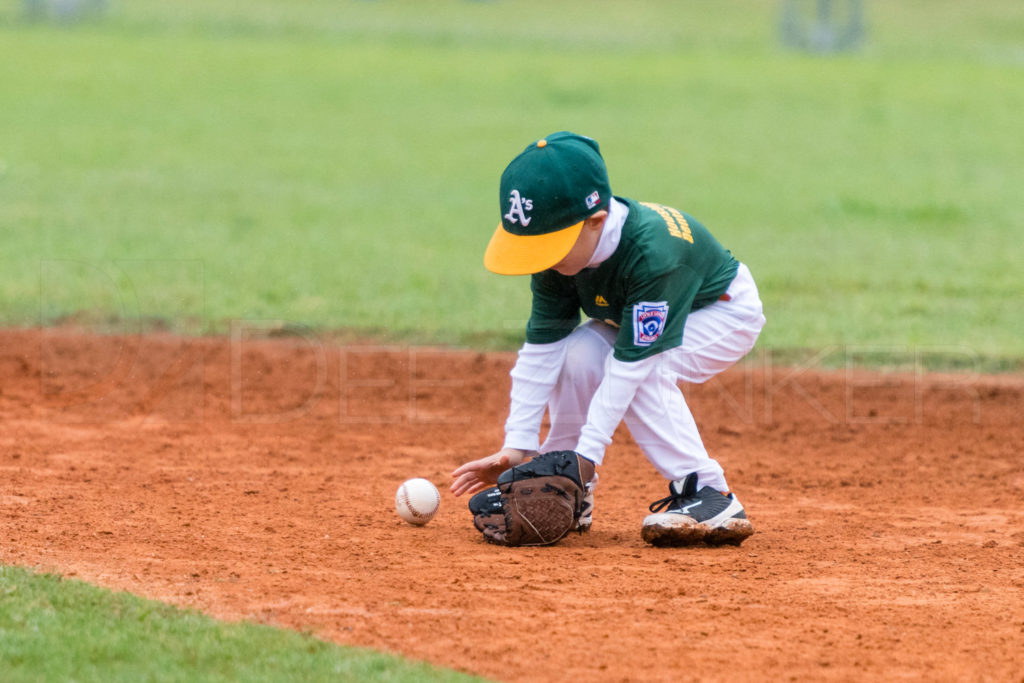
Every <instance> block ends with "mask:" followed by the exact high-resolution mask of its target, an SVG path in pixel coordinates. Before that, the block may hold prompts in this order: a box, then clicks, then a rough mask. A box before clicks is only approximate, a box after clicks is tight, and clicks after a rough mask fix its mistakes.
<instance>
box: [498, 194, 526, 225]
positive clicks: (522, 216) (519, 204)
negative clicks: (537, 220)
mask: <svg viewBox="0 0 1024 683" xmlns="http://www.w3.org/2000/svg"><path fill="white" fill-rule="evenodd" d="M508 200H509V201H510V202H512V208H510V209H509V210H508V213H506V214H505V218H507V219H508V222H509V223H515V222H516V221H519V223H520V225H522V226H523V227H524V228H525V227H526V226H527V225H529V224H530V221H532V220H533V218H527V217H526V212H527V211H533V200H532V199H523V198H522V197H521V196H519V190H512V196H511V197H509V199H508Z"/></svg>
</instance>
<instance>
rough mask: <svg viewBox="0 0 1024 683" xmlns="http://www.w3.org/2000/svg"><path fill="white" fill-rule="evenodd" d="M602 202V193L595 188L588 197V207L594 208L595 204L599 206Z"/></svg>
mask: <svg viewBox="0 0 1024 683" xmlns="http://www.w3.org/2000/svg"><path fill="white" fill-rule="evenodd" d="M600 203H601V193H600V192H598V191H597V190H594V191H593V192H591V193H590V196H588V197H587V208H588V209H593V208H594V207H595V206H597V205H598V204H600Z"/></svg>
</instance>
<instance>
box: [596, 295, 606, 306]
mask: <svg viewBox="0 0 1024 683" xmlns="http://www.w3.org/2000/svg"><path fill="white" fill-rule="evenodd" d="M594 303H595V304H597V305H598V306H607V305H608V299H605V298H604V297H603V296H601V295H600V294H598V295H597V296H595V297H594Z"/></svg>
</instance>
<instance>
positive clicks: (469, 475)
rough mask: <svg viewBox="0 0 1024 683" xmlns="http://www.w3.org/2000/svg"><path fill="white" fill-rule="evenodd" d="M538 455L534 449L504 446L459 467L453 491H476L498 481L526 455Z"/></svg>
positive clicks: (458, 493) (457, 494) (457, 492)
mask: <svg viewBox="0 0 1024 683" xmlns="http://www.w3.org/2000/svg"><path fill="white" fill-rule="evenodd" d="M528 455H529V456H532V455H536V453H535V452H534V451H521V450H519V449H518V448H502V449H501V450H500V451H498V452H497V453H493V454H491V455H488V456H487V457H486V458H480V459H479V460H472V461H470V462H467V463H466V464H465V465H461V466H460V467H457V468H456V469H455V471H454V472H452V476H453V477H455V481H453V482H452V485H451V487H450V488H451V492H452V493H453V494H455V495H456V496H461V495H462V494H463V493H474V492H476V491H479V490H480V489H483V488H486V487H488V486H494V485H495V484H496V483H497V482H498V475H499V474H501V473H502V472H504V471H505V470H507V469H508V468H510V467H515V466H516V465H518V464H520V463H521V462H523V460H525V459H526V456H528Z"/></svg>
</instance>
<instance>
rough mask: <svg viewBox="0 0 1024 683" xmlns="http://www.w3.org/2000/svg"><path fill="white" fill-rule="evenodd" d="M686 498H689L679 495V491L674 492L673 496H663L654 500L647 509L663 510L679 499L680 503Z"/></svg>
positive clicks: (652, 510)
mask: <svg viewBox="0 0 1024 683" xmlns="http://www.w3.org/2000/svg"><path fill="white" fill-rule="evenodd" d="M685 500H687V499H686V498H684V497H683V496H681V495H679V494H678V493H673V494H672V495H671V496H667V497H665V498H662V499H661V500H656V501H654V502H653V503H651V505H650V507H648V508H647V509H648V510H650V511H651V512H661V511H662V510H664V509H665V508H667V507H668V506H669V505H671V504H672V503H674V502H676V501H678V502H679V503H680V504H682V502H683V501H685ZM680 507H682V505H680Z"/></svg>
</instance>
